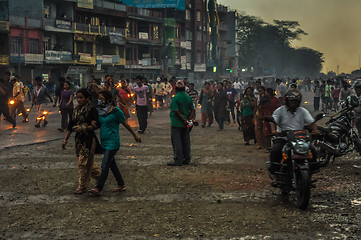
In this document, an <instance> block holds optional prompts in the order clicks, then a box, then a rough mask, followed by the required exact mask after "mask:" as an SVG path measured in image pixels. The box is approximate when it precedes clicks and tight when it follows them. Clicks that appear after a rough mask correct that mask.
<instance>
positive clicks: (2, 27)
mask: <svg viewBox="0 0 361 240" xmlns="http://www.w3.org/2000/svg"><path fill="white" fill-rule="evenodd" d="M0 32H9V22H7V21H0Z"/></svg>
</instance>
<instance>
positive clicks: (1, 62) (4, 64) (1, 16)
mask: <svg viewBox="0 0 361 240" xmlns="http://www.w3.org/2000/svg"><path fill="white" fill-rule="evenodd" d="M8 68H9V5H8V2H7V1H0V72H3V73H4V72H5V71H7V70H8ZM0 77H3V74H2V76H0Z"/></svg>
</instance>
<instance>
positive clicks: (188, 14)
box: [186, 10, 191, 20]
mask: <svg viewBox="0 0 361 240" xmlns="http://www.w3.org/2000/svg"><path fill="white" fill-rule="evenodd" d="M186 20H191V11H190V10H186Z"/></svg>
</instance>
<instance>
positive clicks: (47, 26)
mask: <svg viewBox="0 0 361 240" xmlns="http://www.w3.org/2000/svg"><path fill="white" fill-rule="evenodd" d="M74 4H75V1H62V0H44V7H43V9H44V10H43V30H44V37H43V41H44V43H43V45H44V64H43V67H42V70H43V73H42V74H43V75H45V76H46V75H48V78H50V79H51V80H53V81H56V80H57V79H59V77H61V76H65V74H66V73H67V72H68V69H69V67H71V66H72V65H73V64H74V60H73V54H74V52H73V51H74V48H73V47H74V45H73V40H74V34H75V21H74V15H75V13H74Z"/></svg>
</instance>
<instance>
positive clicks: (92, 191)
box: [88, 188, 101, 196]
mask: <svg viewBox="0 0 361 240" xmlns="http://www.w3.org/2000/svg"><path fill="white" fill-rule="evenodd" d="M88 192H89V193H91V194H93V195H94V196H100V195H101V193H100V191H99V190H98V189H96V188H92V189H90V190H88Z"/></svg>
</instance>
